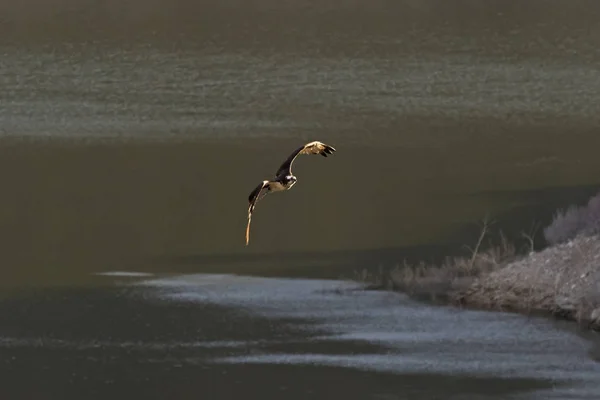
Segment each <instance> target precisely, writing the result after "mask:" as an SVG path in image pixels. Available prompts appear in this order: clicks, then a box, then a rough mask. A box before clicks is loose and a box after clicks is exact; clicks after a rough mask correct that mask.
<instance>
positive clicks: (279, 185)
mask: <svg viewBox="0 0 600 400" xmlns="http://www.w3.org/2000/svg"><path fill="white" fill-rule="evenodd" d="M334 152H335V149H334V148H333V147H331V146H329V145H327V144H325V143H322V142H319V141H314V142H310V143H307V144H305V145H304V146H302V147H299V148H297V149H296V150H295V151H294V152H293V153H292V154H290V156H289V157H288V158H287V160H285V161H284V162H283V164H281V166H280V167H279V169H278V170H277V172H276V173H275V179H274V180H272V181H269V180H265V181H262V183H261V184H259V185H258V186H257V187H256V188H255V189H254V190H253V191H252V193H250V196H248V203H249V206H248V225H247V226H246V246H247V245H248V242H249V240H250V221H251V220H252V212H253V211H254V207H255V206H256V203H257V202H258V201H259V200H260V199H262V198H263V197H265V196H266V195H267V193H270V192H281V191H284V190H290V189H291V188H292V186H294V184H295V183H296V181H297V178H296V177H295V176H294V175H293V174H292V163H293V162H294V160H295V159H296V157H298V155H300V154H320V155H322V156H323V157H327V155H328V154H333V153H334Z"/></svg>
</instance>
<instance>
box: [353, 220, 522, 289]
mask: <svg viewBox="0 0 600 400" xmlns="http://www.w3.org/2000/svg"><path fill="white" fill-rule="evenodd" d="M489 227H490V222H489V221H488V220H487V219H485V220H484V221H483V225H482V228H481V233H480V235H479V238H478V240H477V243H476V245H475V247H474V248H470V247H467V248H468V249H469V250H470V251H471V256H469V257H447V258H446V259H445V260H444V261H443V262H442V263H441V264H440V265H435V264H427V263H424V262H421V263H419V264H416V265H412V264H408V263H407V262H406V261H404V262H403V263H402V264H399V265H396V266H395V267H393V268H391V269H389V268H388V269H385V268H383V267H379V269H378V270H377V271H370V270H368V269H363V270H362V271H360V272H359V273H357V274H356V275H355V278H356V279H357V280H360V281H362V282H368V283H370V284H371V285H372V288H381V289H391V290H400V291H403V292H405V293H408V294H410V295H412V296H415V297H419V298H428V299H429V300H432V301H436V300H441V301H447V300H448V299H450V298H451V297H452V296H453V295H454V294H455V293H457V292H460V291H462V290H466V289H467V288H468V287H470V286H471V285H472V284H473V282H474V281H475V280H476V279H478V278H480V277H482V276H485V275H487V274H489V273H491V272H493V271H496V270H498V269H499V268H502V267H504V266H506V265H507V264H508V263H510V262H512V261H514V260H516V259H517V257H518V256H517V252H516V249H515V247H514V246H513V245H511V244H510V243H509V242H508V240H507V239H506V238H505V237H504V236H503V235H500V243H499V244H496V245H490V246H488V248H487V249H485V250H482V246H483V243H484V239H485V237H486V236H487V235H488V234H489Z"/></svg>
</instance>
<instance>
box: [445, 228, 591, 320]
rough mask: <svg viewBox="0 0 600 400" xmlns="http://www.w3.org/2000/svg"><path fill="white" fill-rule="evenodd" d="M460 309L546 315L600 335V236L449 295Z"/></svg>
mask: <svg viewBox="0 0 600 400" xmlns="http://www.w3.org/2000/svg"><path fill="white" fill-rule="evenodd" d="M449 300H450V301H451V302H452V303H454V304H458V305H462V306H467V307H474V308H483V309H497V310H507V311H517V312H525V313H546V314H552V315H555V316H558V317H561V318H566V319H569V320H575V321H578V322H580V323H581V324H582V325H584V326H587V327H589V328H591V329H594V330H600V236H598V235H595V236H583V235H582V236H578V237H576V238H574V239H571V240H569V241H568V242H566V243H562V244H559V245H554V246H552V247H548V248H546V249H544V250H542V251H539V252H536V253H530V254H529V255H527V256H525V257H523V258H521V259H519V260H517V261H514V262H511V263H508V264H507V265H505V266H502V267H500V268H498V269H496V270H495V271H492V272H490V273H489V274H482V275H481V276H480V277H478V278H476V279H475V280H474V281H473V282H472V283H470V284H469V285H468V286H467V287H466V288H464V289H462V288H457V289H456V290H452V289H451V290H450V291H449Z"/></svg>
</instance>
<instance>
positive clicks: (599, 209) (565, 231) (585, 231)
mask: <svg viewBox="0 0 600 400" xmlns="http://www.w3.org/2000/svg"><path fill="white" fill-rule="evenodd" d="M597 233H600V193H598V194H597V195H596V196H594V197H592V198H591V199H590V200H589V201H588V203H587V204H586V205H584V206H570V207H568V208H567V209H566V210H558V211H557V212H556V214H555V215H554V219H553V220H552V222H551V223H550V225H548V226H547V227H546V228H545V229H544V238H545V239H546V241H547V242H548V243H549V244H551V245H555V244H559V243H563V242H566V241H568V240H571V239H573V238H575V237H576V236H578V235H594V234H597Z"/></svg>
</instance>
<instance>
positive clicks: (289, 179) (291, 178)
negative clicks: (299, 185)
mask: <svg viewBox="0 0 600 400" xmlns="http://www.w3.org/2000/svg"><path fill="white" fill-rule="evenodd" d="M285 180H286V181H288V182H296V181H297V179H296V177H295V176H294V175H286V177H285Z"/></svg>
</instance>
